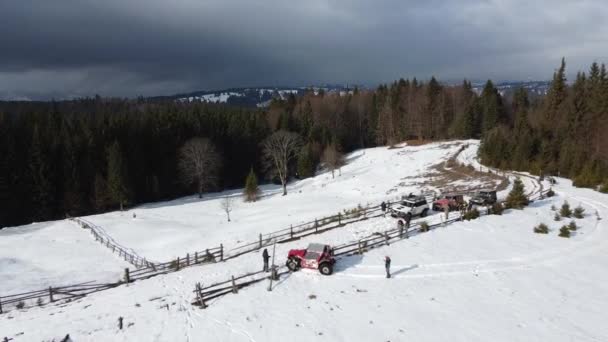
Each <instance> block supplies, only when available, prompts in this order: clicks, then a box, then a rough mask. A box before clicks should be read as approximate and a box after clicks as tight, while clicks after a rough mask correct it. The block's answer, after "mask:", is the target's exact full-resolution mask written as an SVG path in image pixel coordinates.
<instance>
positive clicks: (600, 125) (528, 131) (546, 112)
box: [480, 60, 608, 192]
mask: <svg viewBox="0 0 608 342" xmlns="http://www.w3.org/2000/svg"><path fill="white" fill-rule="evenodd" d="M510 107H511V108H512V113H513V116H512V117H511V118H510V119H509V120H506V121H504V122H499V124H498V125H497V126H496V127H493V128H492V129H490V130H488V131H487V132H486V134H485V135H484V138H483V140H482V145H481V150H480V156H481V158H482V161H483V162H484V163H486V164H489V165H492V166H496V167H500V168H503V169H514V170H521V171H530V172H531V173H533V174H537V175H558V176H562V177H568V178H571V179H572V180H573V182H574V185H576V186H580V187H591V188H596V189H599V190H601V191H603V192H608V135H607V134H606V132H608V76H607V74H606V68H605V66H604V65H603V64H602V65H599V64H598V63H593V64H592V65H591V67H590V68H589V72H588V73H585V72H578V73H577V75H576V78H575V79H574V81H573V82H571V83H570V84H569V83H568V82H567V80H566V63H565V61H564V60H562V63H561V65H560V67H559V68H558V69H557V70H556V71H555V73H554V75H553V80H552V82H551V87H550V89H549V90H548V93H547V95H546V96H544V97H541V98H539V99H537V100H536V101H530V99H529V97H528V94H527V93H526V91H525V90H523V89H519V90H518V91H517V92H516V93H515V95H514V98H513V101H512V104H511V106H510Z"/></svg>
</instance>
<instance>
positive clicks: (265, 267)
mask: <svg viewBox="0 0 608 342" xmlns="http://www.w3.org/2000/svg"><path fill="white" fill-rule="evenodd" d="M262 259H264V272H268V260H270V255H268V249H266V248H264V252H262Z"/></svg>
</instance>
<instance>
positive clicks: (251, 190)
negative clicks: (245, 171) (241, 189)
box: [245, 168, 260, 202]
mask: <svg viewBox="0 0 608 342" xmlns="http://www.w3.org/2000/svg"><path fill="white" fill-rule="evenodd" d="M259 194H260V188H259V187H258V178H257V177H256V175H255V173H254V172H253V168H252V169H251V170H250V171H249V175H247V179H246V180H245V202H255V201H257V200H258V196H259Z"/></svg>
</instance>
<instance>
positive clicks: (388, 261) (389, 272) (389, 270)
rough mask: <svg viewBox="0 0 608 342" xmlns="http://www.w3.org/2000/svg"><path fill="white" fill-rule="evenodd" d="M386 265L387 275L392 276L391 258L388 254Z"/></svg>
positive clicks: (385, 258) (385, 259) (385, 260)
mask: <svg viewBox="0 0 608 342" xmlns="http://www.w3.org/2000/svg"><path fill="white" fill-rule="evenodd" d="M384 267H385V268H386V277H387V278H390V277H391V258H389V256H388V255H387V256H386V257H384Z"/></svg>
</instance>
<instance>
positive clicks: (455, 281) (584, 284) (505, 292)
mask: <svg viewBox="0 0 608 342" xmlns="http://www.w3.org/2000/svg"><path fill="white" fill-rule="evenodd" d="M471 148H476V146H472V147H471ZM455 150H457V147H454V148H449V149H441V148H438V145H431V146H421V147H417V148H407V149H397V150H386V149H372V150H366V151H365V154H363V152H357V153H359V154H357V153H356V154H354V156H359V157H358V158H357V159H356V160H352V162H351V164H349V166H347V167H345V168H344V169H343V171H342V174H343V175H342V177H336V180H333V181H332V180H331V175H327V174H323V175H321V176H319V177H316V178H315V179H312V180H307V181H303V182H298V183H294V185H293V186H292V188H291V189H290V190H291V193H290V194H289V195H288V196H287V197H281V196H280V195H279V194H272V193H269V194H268V195H269V196H268V197H267V198H265V199H264V200H263V201H261V202H259V203H258V204H255V205H258V206H259V208H263V209H266V210H268V211H270V212H271V213H256V210H252V211H251V214H253V213H256V214H259V215H262V216H261V217H260V218H259V219H260V220H264V221H265V220H271V218H272V219H274V217H275V216H277V215H274V214H276V212H277V211H280V212H284V213H285V215H287V213H289V214H290V216H288V217H287V219H286V221H287V222H288V223H297V222H298V221H304V220H307V219H308V218H309V217H310V216H309V215H315V212H314V210H315V208H320V209H319V210H321V209H324V210H326V211H327V212H328V213H334V212H335V211H337V209H340V208H345V207H349V206H352V204H353V203H354V204H356V203H364V199H365V201H367V200H368V198H373V199H378V200H382V199H384V198H386V197H387V196H393V195H397V194H400V193H401V192H402V191H403V192H406V191H409V190H408V189H406V188H404V189H399V191H398V192H393V191H391V189H392V187H393V186H394V185H395V184H398V183H399V179H400V178H402V177H404V176H406V175H407V176H411V175H412V173H417V172H420V173H422V172H423V171H424V168H425V165H428V164H432V163H433V162H432V161H436V160H437V159H441V158H446V157H447V156H448V155H449V154H450V152H454V151H455ZM387 151H388V152H387ZM400 151H401V152H402V151H407V153H404V154H403V155H399V152H400ZM376 152H377V153H376ZM465 152H467V150H465ZM389 153H390V154H395V155H394V156H393V157H392V158H390V157H384V159H383V156H385V155H387V154H389ZM354 156H351V158H353V157H354ZM416 156H418V157H416ZM423 156H425V157H423ZM366 157H368V158H369V159H367V158H366ZM410 158H412V159H410ZM463 158H465V159H466V160H467V161H468V162H469V163H471V162H474V158H473V156H472V155H470V154H466V153H465V154H463ZM399 159H403V161H398V160H399ZM422 159H423V160H424V161H422ZM382 160H384V161H382ZM364 161H366V162H364ZM392 163H394V164H395V165H396V167H395V168H406V167H411V168H410V169H407V170H406V171H404V173H403V174H401V175H397V174H393V172H394V170H393V167H392V165H391V164H392ZM366 164H371V165H366ZM381 165H382V166H384V167H382V166H381ZM408 165H409V166H408ZM355 166H357V167H355ZM374 166H375V167H374ZM349 167H350V169H349ZM349 175H351V176H352V175H357V177H356V178H357V179H353V180H349ZM524 180H526V182H527V183H526V185H527V186H528V187H531V186H532V183H533V182H532V181H531V180H530V179H524ZM305 182H308V183H305ZM558 182H559V184H558V185H556V186H555V187H554V189H555V190H556V192H557V196H556V197H553V198H550V199H545V200H542V201H537V202H534V203H533V204H532V205H531V206H530V207H528V208H526V209H524V210H522V211H506V212H505V214H504V215H503V216H485V217H482V218H480V219H479V220H475V221H470V222H458V223H455V224H451V225H448V226H447V227H443V228H438V229H436V230H433V231H430V232H427V233H422V234H418V235H416V236H413V237H412V238H410V239H408V240H403V241H400V242H396V243H392V244H391V245H390V246H386V247H381V248H378V249H374V250H372V251H370V252H369V253H366V254H364V255H362V256H353V257H348V258H343V259H340V260H339V261H338V264H337V266H336V273H335V274H334V275H332V276H329V277H325V276H322V275H320V274H319V273H317V272H312V271H301V272H296V273H293V274H290V275H287V276H284V277H283V278H282V279H281V280H280V281H278V282H277V283H275V285H274V287H273V290H272V292H269V291H267V286H268V284H267V283H259V284H255V285H253V286H251V287H248V288H245V289H242V290H240V291H239V293H238V294H236V295H233V294H231V295H227V296H225V297H222V298H219V299H216V300H213V301H211V302H210V303H208V304H209V305H210V306H209V307H208V308H207V309H205V310H203V309H200V308H198V307H193V306H191V305H190V302H191V301H192V300H193V299H194V296H193V293H192V290H193V289H194V284H195V283H196V282H201V283H202V284H203V285H208V284H211V283H213V282H216V281H221V280H226V279H228V278H229V277H230V276H231V275H239V274H242V273H244V272H249V271H255V270H258V269H260V268H261V255H255V254H248V255H245V256H242V257H239V258H236V259H232V260H229V261H226V262H223V263H218V264H211V265H205V266H200V267H192V268H187V269H184V270H182V271H180V272H176V273H172V274H168V275H164V276H159V277H155V278H152V279H149V280H145V281H140V282H136V283H133V284H130V285H129V286H121V287H118V288H115V289H111V290H108V291H104V292H100V293H97V294H94V295H92V296H89V297H85V298H83V299H80V300H78V301H76V302H73V303H70V304H67V305H65V306H57V305H55V306H48V305H47V306H44V307H40V308H38V307H35V308H31V309H28V310H24V311H18V310H17V311H11V312H9V313H7V314H4V315H0V338H2V337H4V336H7V337H9V338H14V339H15V341H41V340H51V339H53V338H55V339H60V338H63V337H64V336H65V335H66V334H68V333H69V334H70V336H71V338H72V340H73V341H78V342H80V341H284V340H290V341H323V340H325V341H446V340H450V341H606V340H608V326H607V325H606V324H604V313H605V312H606V310H607V309H608V286H607V285H606V280H607V279H606V278H607V277H606V269H608V253H607V252H608V240H607V238H608V223H607V221H606V219H602V220H598V216H596V211H597V214H598V215H599V217H602V218H605V217H608V196H607V195H603V194H600V193H597V192H594V191H592V190H588V189H577V188H574V187H572V185H571V182H570V181H568V180H565V179H558ZM323 184H325V185H324V186H323ZM391 184H392V185H391ZM313 186H316V187H315V188H312V187H313ZM545 186H547V184H545ZM349 187H350V189H349ZM333 188H335V190H332V189H333ZM299 189H302V190H303V191H302V193H299V192H298V190H299ZM311 189H314V190H311ZM321 190H323V191H321ZM349 190H350V191H349ZM269 192H272V190H269ZM387 192H388V195H387ZM324 193H327V194H325V195H324ZM375 196H377V197H375ZM564 200H568V201H569V202H570V204H571V206H572V207H574V206H577V205H579V204H580V205H581V206H582V207H583V208H585V209H586V212H585V218H583V219H577V220H576V222H577V224H578V226H579V227H580V229H579V230H578V231H576V232H575V233H574V235H573V236H572V237H571V238H570V239H565V238H561V237H558V231H559V227H560V226H561V225H564V224H567V223H569V222H570V220H569V219H567V220H566V219H564V220H562V221H560V222H555V221H554V220H553V217H554V214H555V212H553V211H552V210H551V206H552V205H554V206H555V207H558V208H559V207H560V206H561V204H562V203H563V201H564ZM214 201H215V200H209V199H208V200H203V201H198V200H196V199H186V200H181V201H176V202H175V203H174V205H170V204H167V203H165V204H162V205H158V208H154V206H152V205H150V206H146V207H145V208H138V209H136V213H137V218H136V219H135V220H133V219H131V218H130V213H126V214H124V216H120V214H106V215H99V216H94V217H90V218H89V219H90V220H94V222H95V223H97V224H99V225H102V226H104V227H106V229H107V230H108V232H111V234H112V236H113V237H114V238H115V239H116V240H118V241H120V242H121V243H123V244H124V245H127V246H129V247H133V248H135V249H136V250H138V249H139V251H142V253H144V254H145V253H147V252H146V251H147V249H150V251H151V252H153V249H154V246H153V245H152V244H150V245H146V244H145V241H144V242H138V241H136V240H137V239H136V238H132V240H129V234H125V236H124V237H123V236H115V235H119V231H120V230H127V229H133V230H135V232H134V233H133V236H137V234H140V233H141V232H143V231H145V230H146V229H148V230H151V232H150V236H155V235H159V236H160V237H158V238H157V239H156V238H154V239H156V240H157V242H155V243H157V244H158V245H157V246H156V248H157V249H164V248H165V247H164V245H163V244H162V239H163V238H167V239H168V238H169V237H170V233H166V235H164V236H163V235H162V234H163V229H164V228H163V227H164V225H161V224H160V223H165V222H167V223H173V227H179V228H180V229H181V227H186V228H185V230H186V231H188V230H189V228H188V227H195V226H196V223H193V224H189V223H188V221H189V220H188V216H190V215H196V214H197V213H198V214H199V215H201V221H200V222H203V221H209V222H210V223H214V222H215V223H216V229H218V230H219V231H218V232H217V233H209V235H210V236H212V237H213V236H216V235H217V236H218V237H219V238H221V237H223V236H222V233H223V232H222V230H223V231H224V232H225V233H226V236H227V237H229V238H232V240H233V241H235V239H237V238H238V237H239V236H245V237H246V236H247V234H250V233H249V232H248V231H249V230H251V231H252V233H253V235H254V236H255V235H256V234H257V233H258V232H259V231H258V230H259V229H261V228H263V227H262V226H263V225H264V224H259V225H256V220H255V219H250V221H242V222H240V224H239V225H237V228H231V227H228V224H227V223H224V224H223V225H221V226H220V224H221V223H222V222H223V217H222V213H221V212H219V210H218V209H217V207H213V206H212V204H210V203H212V202H214ZM266 201H267V203H266V204H268V206H267V207H264V206H262V205H264V202H266ZM308 202H321V203H308ZM216 206H217V203H216ZM245 206H246V204H239V208H240V209H239V208H237V209H235V211H234V212H233V214H234V221H235V222H237V220H245V219H249V218H246V215H243V216H239V210H241V211H245V210H246V209H244V207H245ZM180 209H183V212H182V213H180ZM211 209H213V210H211ZM157 210H158V211H159V213H158V214H154V213H155V212H156V211H157ZM200 212H204V214H202V213H200ZM112 215H117V216H114V220H112ZM140 217H141V222H140V221H138V220H140ZM203 218H204V220H203ZM313 218H314V216H313ZM96 219H97V220H96ZM438 219H439V215H436V216H434V217H431V218H428V220H429V221H434V220H438ZM95 220H96V221H95ZM172 220H175V222H173V221H172ZM213 220H215V221H213ZM277 220H281V218H279V219H277ZM290 220H291V221H290ZM123 221H126V223H124V225H123V223H122V222H123ZM112 222H117V224H116V226H115V228H109V227H107V224H111V223H112ZM154 222H156V224H157V225H159V226H160V227H154V225H155V224H154ZM243 222H248V223H251V224H244V223H243ZM281 222H283V221H279V222H278V223H277V224H280V223H281ZM540 222H544V223H546V224H548V225H549V227H550V228H551V231H550V233H549V234H548V235H540V234H534V233H533V232H532V229H533V227H534V226H535V225H537V224H538V223H540ZM50 224H55V223H50ZM140 224H141V228H137V227H138V225H140ZM394 225H395V222H394V220H393V219H391V218H388V217H387V218H378V219H371V220H367V221H363V222H359V223H356V224H352V225H349V226H347V227H345V228H342V229H337V230H333V231H330V232H327V233H324V234H322V235H315V236H310V237H307V238H304V239H302V240H299V241H294V242H290V243H286V244H281V245H278V246H277V259H278V261H279V263H283V262H284V258H285V255H286V253H287V251H288V250H289V249H290V248H294V247H301V246H305V245H306V244H308V243H309V242H323V243H330V244H337V243H340V242H346V241H351V240H355V239H357V238H359V237H362V236H364V235H367V234H369V233H371V232H375V231H383V230H385V229H389V228H392V227H394ZM121 227H122V228H121ZM157 229H158V230H157ZM191 229H194V228H191ZM274 229H276V227H274V226H273V228H271V229H269V230H274ZM175 231H177V230H174V232H173V233H174V234H176V233H175ZM2 232H4V231H2ZM58 233H60V232H58ZM85 233H86V234H88V232H83V234H85ZM241 233H242V234H241ZM83 237H89V238H90V236H83ZM2 238H3V239H4V236H2ZM229 238H227V239H229ZM140 239H141V240H147V239H153V238H152V237H148V235H140ZM91 240H92V239H91ZM131 242H132V243H133V244H134V245H137V244H138V243H139V244H140V247H139V248H138V247H134V246H131V245H130V243H131ZM180 243H181V242H179V241H176V240H173V241H171V240H170V243H169V245H168V246H171V244H175V245H176V246H177V245H179V244H180ZM183 243H184V245H185V246H188V247H189V246H194V244H192V245H189V244H188V242H187V241H185V240H184V242H183ZM40 244H42V242H40ZM94 244H95V242H94V241H92V242H91V245H90V247H89V248H91V249H94V247H97V248H98V249H100V251H98V252H99V253H108V255H107V256H106V257H107V259H111V260H113V261H116V260H118V259H117V258H115V257H114V256H113V255H110V254H109V252H107V251H105V250H103V249H101V248H102V247H101V246H98V245H94ZM196 246H198V245H196ZM2 247H3V250H4V248H7V247H6V246H5V245H2ZM17 248H18V247H16V246H15V247H13V250H15V249H17ZM168 248H171V247H168ZM42 252H44V250H42ZM15 253H17V252H16V251H15ZM48 253H50V254H52V251H49V252H48ZM9 254H10V253H9ZM167 254H170V252H168V253H167ZM385 255H389V256H390V257H391V258H392V260H393V267H392V270H393V275H394V276H393V278H392V279H386V278H385V277H384V265H383V258H384V256H385ZM158 256H159V257H162V256H164V255H162V254H159V255H158ZM87 258H88V256H87ZM91 258H96V257H95V256H91ZM95 260H96V259H92V261H91V264H93V265H95V263H96V261H95ZM92 267H95V266H92ZM1 270H4V266H3V267H2V269H1ZM312 295H314V296H312ZM119 316H121V317H124V322H125V323H124V325H125V329H124V330H122V331H120V330H118V328H117V319H118V317H119Z"/></svg>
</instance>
